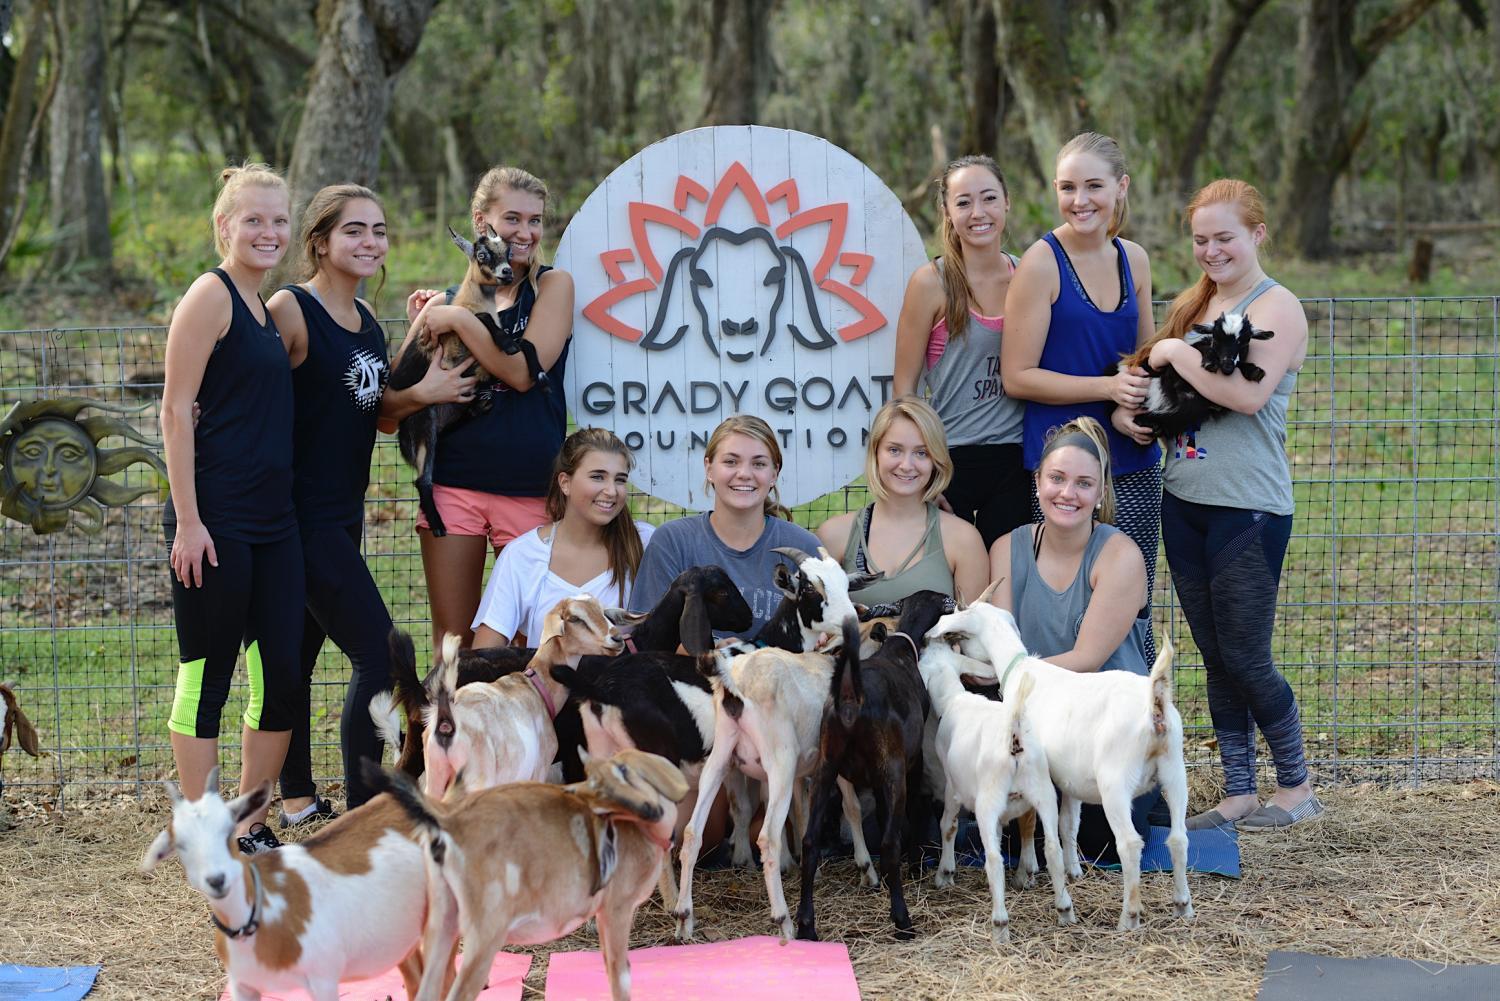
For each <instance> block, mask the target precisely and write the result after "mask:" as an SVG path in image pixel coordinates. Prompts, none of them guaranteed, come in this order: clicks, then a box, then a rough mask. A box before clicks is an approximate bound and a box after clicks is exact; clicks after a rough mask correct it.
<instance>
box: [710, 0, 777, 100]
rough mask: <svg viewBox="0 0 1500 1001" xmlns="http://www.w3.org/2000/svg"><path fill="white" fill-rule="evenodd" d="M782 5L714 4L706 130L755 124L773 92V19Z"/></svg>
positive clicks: (764, 0) (733, 0) (754, 0)
mask: <svg viewBox="0 0 1500 1001" xmlns="http://www.w3.org/2000/svg"><path fill="white" fill-rule="evenodd" d="M775 9H776V0H713V6H712V8H711V10H710V11H709V15H708V16H709V24H708V66H707V73H706V78H707V80H708V103H707V105H706V106H705V107H704V109H703V124H704V125H753V124H755V123H756V121H758V119H759V115H760V108H761V104H762V102H764V101H765V99H766V97H767V96H768V95H769V94H770V93H771V86H772V83H773V82H774V78H775V75H776V64H775V62H774V61H773V60H772V59H771V15H772V14H773V13H774V11H775Z"/></svg>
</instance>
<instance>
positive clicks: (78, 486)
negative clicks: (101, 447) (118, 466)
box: [5, 418, 96, 508]
mask: <svg viewBox="0 0 1500 1001" xmlns="http://www.w3.org/2000/svg"><path fill="white" fill-rule="evenodd" d="M5 469H6V473H7V477H6V478H7V479H9V480H12V481H13V482H14V484H15V486H16V487H17V488H18V489H19V491H20V492H21V493H23V494H29V495H30V497H31V498H32V499H33V500H34V501H35V502H36V503H37V504H38V505H40V506H42V507H45V508H65V507H67V506H69V505H70V504H72V503H73V502H75V501H77V500H78V499H79V498H81V497H83V495H84V494H86V493H87V492H88V490H89V488H90V487H92V486H93V485H94V474H95V470H96V466H95V462H94V445H93V442H92V441H90V440H89V436H88V435H87V434H86V433H85V432H84V430H83V429H82V428H80V427H79V426H78V425H76V424H74V423H73V422H71V421H65V420H61V419H58V418H47V419H43V420H39V421H37V422H36V423H34V424H32V425H31V426H30V427H27V428H26V429H25V430H23V431H22V432H20V433H19V434H17V435H16V436H15V438H14V440H12V441H11V443H10V448H9V454H8V455H6V456H5Z"/></svg>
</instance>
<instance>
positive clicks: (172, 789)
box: [161, 779, 182, 807]
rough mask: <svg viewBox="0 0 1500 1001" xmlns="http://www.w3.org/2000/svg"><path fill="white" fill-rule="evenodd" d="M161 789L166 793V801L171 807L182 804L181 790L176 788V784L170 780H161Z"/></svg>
mask: <svg viewBox="0 0 1500 1001" xmlns="http://www.w3.org/2000/svg"><path fill="white" fill-rule="evenodd" d="M161 787H162V788H163V789H165V790H166V791H167V800H168V801H169V802H170V803H171V804H172V806H173V807H176V806H177V804H178V803H181V802H182V790H181V789H179V788H177V783H176V782H173V781H172V780H171V779H163V780H162V783H161Z"/></svg>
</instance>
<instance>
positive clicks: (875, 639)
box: [870, 622, 891, 643]
mask: <svg viewBox="0 0 1500 1001" xmlns="http://www.w3.org/2000/svg"><path fill="white" fill-rule="evenodd" d="M890 634H891V631H890V628H889V627H888V626H886V624H885V623H884V622H875V623H874V624H872V625H871V626H870V642H871V643H884V642H885V638H886V637H887V636H889V635H890Z"/></svg>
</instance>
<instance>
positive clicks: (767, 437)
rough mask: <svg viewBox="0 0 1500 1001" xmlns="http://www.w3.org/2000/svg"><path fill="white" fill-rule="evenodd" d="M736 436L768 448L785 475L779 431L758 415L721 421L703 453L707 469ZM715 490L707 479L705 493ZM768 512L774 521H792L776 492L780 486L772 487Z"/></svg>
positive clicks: (767, 496)
mask: <svg viewBox="0 0 1500 1001" xmlns="http://www.w3.org/2000/svg"><path fill="white" fill-rule="evenodd" d="M732 434H742V435H745V436H746V437H747V438H754V439H755V440H756V441H758V442H760V443H761V444H762V445H764V446H765V447H766V451H767V452H768V453H770V456H771V465H773V466H775V467H776V475H777V476H778V477H780V476H781V446H780V445H778V444H776V432H775V431H772V430H771V425H769V424H767V423H766V422H765V421H764V420H762V419H761V418H759V417H756V416H755V415H754V414H730V415H729V416H728V417H726V418H724V419H723V420H722V421H720V422H719V426H718V427H716V428H714V433H713V434H711V435H709V436H708V446H707V447H706V448H705V449H704V450H703V465H704V467H705V468H706V467H707V466H708V464H709V463H710V462H713V461H714V456H715V455H717V454H718V452H719V448H720V447H721V446H722V445H723V444H724V442H725V440H726V439H728V437H729V436H730V435H732ZM710 489H712V484H710V483H709V482H708V477H707V476H706V475H705V476H704V477H703V490H704V492H705V493H707V492H708V491H709V490H710ZM764 510H765V513H766V514H768V515H770V516H771V517H773V518H782V519H784V520H786V521H791V520H792V512H791V510H790V509H789V508H788V507H787V506H786V505H785V504H783V503H781V497H780V495H778V494H777V492H776V484H775V483H772V484H771V490H770V492H769V493H767V494H766V501H765V508H764Z"/></svg>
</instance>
